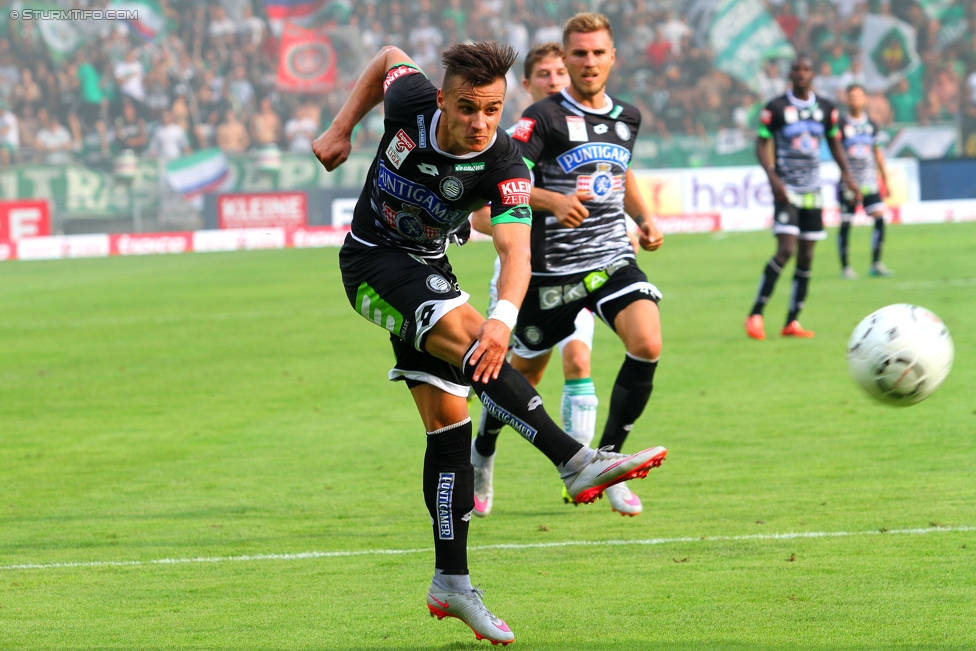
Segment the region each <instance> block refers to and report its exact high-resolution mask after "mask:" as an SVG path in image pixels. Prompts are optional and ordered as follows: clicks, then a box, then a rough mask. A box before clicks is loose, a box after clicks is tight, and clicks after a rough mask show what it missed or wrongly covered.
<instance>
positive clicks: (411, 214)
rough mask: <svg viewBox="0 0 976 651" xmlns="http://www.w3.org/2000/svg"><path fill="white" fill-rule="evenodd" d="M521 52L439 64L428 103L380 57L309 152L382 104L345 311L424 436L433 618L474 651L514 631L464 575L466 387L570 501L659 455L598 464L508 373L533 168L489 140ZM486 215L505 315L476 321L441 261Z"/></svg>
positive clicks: (425, 92)
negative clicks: (384, 357)
mask: <svg viewBox="0 0 976 651" xmlns="http://www.w3.org/2000/svg"><path fill="white" fill-rule="evenodd" d="M514 60H515V52H514V51H513V50H512V49H511V48H510V47H507V46H499V45H497V44H495V43H493V42H488V43H475V44H461V45H453V46H451V47H450V48H448V49H447V50H446V51H445V52H444V54H443V55H442V63H443V64H444V68H445V73H444V82H443V88H441V89H437V88H435V87H434V85H433V84H431V83H430V81H428V79H427V78H426V77H425V76H424V75H423V73H422V72H421V71H420V70H419V69H418V68H417V66H416V65H415V64H414V63H413V62H412V61H411V60H410V59H409V57H407V56H406V54H404V53H403V52H402V51H401V50H400V49H398V48H395V47H386V48H384V49H382V50H380V52H379V53H378V54H377V55H376V56H375V57H373V59H372V60H371V61H370V63H369V64H368V65H367V68H366V70H365V71H364V72H363V74H362V76H360V78H359V80H358V81H357V82H356V85H355V87H354V88H353V90H352V92H351V94H350V95H349V97H348V98H347V99H346V101H345V103H344V104H343V106H342V108H341V109H340V110H339V113H338V114H337V115H336V118H335V120H334V121H333V122H332V125H331V126H330V127H329V129H328V130H327V131H326V132H325V133H323V134H322V135H320V136H319V137H318V138H316V140H315V141H314V142H313V143H312V151H313V152H314V153H315V156H316V157H317V158H318V160H319V161H320V162H321V163H322V164H323V165H324V166H325V168H326V169H327V170H329V171H331V170H334V169H335V168H337V167H338V166H339V165H341V164H342V163H343V162H344V161H345V160H346V159H347V158H348V156H349V152H350V150H351V149H352V145H351V141H350V138H351V135H352V130H353V128H354V127H355V126H356V124H358V123H359V122H360V121H361V120H362V119H363V118H364V117H365V116H366V114H367V113H368V112H369V111H370V110H371V109H372V108H373V107H375V106H377V105H378V104H379V103H380V102H383V103H384V110H385V119H384V134H383V138H382V139H381V141H380V146H379V150H378V152H377V155H376V158H375V159H374V160H373V163H372V165H371V166H370V169H369V172H368V175H367V180H366V184H365V186H364V187H363V191H362V194H361V195H360V198H359V201H358V203H357V204H356V209H355V211H354V213H353V221H352V228H351V232H350V234H349V235H348V236H347V237H346V240H345V243H344V244H343V246H342V249H341V250H340V253H339V267H340V270H341V272H342V282H343V285H344V287H345V290H346V296H347V298H348V299H349V302H350V304H351V305H352V307H353V309H355V310H356V312H357V313H358V314H360V315H361V316H363V317H364V318H365V319H367V320H368V321H370V322H371V323H374V324H376V325H377V326H379V327H380V328H384V329H385V330H387V331H388V332H389V336H390V341H391V343H392V344H393V350H394V353H395V356H396V366H395V367H394V369H393V370H392V371H390V379H391V380H403V381H405V382H406V384H407V386H408V387H409V389H410V392H411V394H412V396H413V398H414V402H415V403H416V405H417V409H418V411H419V412H420V417H421V420H422V421H423V423H424V428H425V430H426V432H427V436H426V439H427V450H426V455H425V457H424V469H423V493H424V500H425V502H426V505H427V510H428V513H429V514H430V518H431V522H432V530H433V535H434V555H435V562H434V568H435V569H434V577H433V580H432V582H431V585H430V587H429V589H428V592H427V607H428V609H429V610H430V613H431V615H436V616H437V617H438V618H444V617H456V618H459V619H461V620H462V621H463V622H464V623H466V624H467V625H468V626H470V627H471V629H472V630H474V632H475V635H476V636H477V637H478V638H479V639H482V638H484V639H489V640H491V641H492V642H493V643H501V644H508V643H510V642H512V641H513V640H514V639H515V636H514V634H513V633H512V631H511V629H510V628H509V627H508V625H507V624H506V623H505V622H504V621H503V620H501V619H499V618H497V617H495V616H494V615H493V614H492V613H491V612H490V611H489V610H488V609H487V608H486V607H485V605H484V603H483V602H482V599H481V594H482V593H481V591H480V590H478V589H477V588H474V587H472V585H471V581H470V578H469V575H468V563H467V536H468V524H469V522H470V518H471V510H472V508H473V502H474V499H473V470H472V467H471V458H470V454H471V419H470V418H469V417H468V409H467V400H466V398H467V394H468V386H471V387H473V388H474V390H475V393H476V394H477V395H478V397H479V398H480V399H481V401H482V403H483V404H484V406H485V408H486V409H488V410H489V411H491V413H493V414H494V415H495V416H497V417H498V418H500V419H501V420H503V421H504V422H505V423H506V424H508V425H510V426H511V427H512V428H513V429H515V430H516V431H518V432H519V433H520V434H522V436H523V437H525V438H526V439H527V440H528V441H529V442H531V443H532V444H533V445H534V446H535V447H537V448H538V449H539V450H540V451H541V452H542V453H543V454H545V455H546V457H548V458H549V459H550V460H551V461H552V463H553V465H555V466H556V468H557V469H558V470H559V472H560V476H561V477H562V479H563V482H564V484H565V485H566V487H567V489H568V490H569V492H570V493H571V495H572V496H573V498H574V499H575V500H576V501H579V502H590V501H593V500H595V499H597V498H598V497H599V496H600V495H601V494H602V493H603V491H604V490H605V489H606V488H607V487H608V486H611V485H613V484H615V483H618V482H621V481H626V480H628V479H631V478H633V477H641V476H645V475H646V474H647V472H648V470H650V469H651V468H652V467H656V466H658V465H660V463H661V461H663V459H664V456H665V455H666V454H667V450H665V449H664V448H654V449H649V450H645V451H643V452H639V453H637V454H634V455H619V454H611V453H606V452H596V451H593V450H590V449H588V448H585V447H584V446H582V445H580V444H579V443H578V442H577V441H575V440H573V439H572V438H570V437H569V436H568V435H567V434H566V433H565V432H563V431H562V430H560V429H559V428H558V427H557V426H556V424H555V423H553V421H552V419H551V418H549V416H548V415H547V414H546V412H545V409H544V408H543V407H542V399H541V398H540V397H539V395H538V394H537V393H536V392H535V390H534V389H533V388H532V386H531V385H530V384H529V383H528V382H527V381H526V380H525V378H524V377H523V376H522V375H521V374H520V373H518V371H516V370H514V369H513V368H512V367H511V366H510V365H509V364H508V363H507V362H506V361H505V355H506V352H507V350H508V341H509V337H510V335H511V330H512V328H513V327H514V325H515V323H516V320H517V318H518V313H519V304H520V303H521V302H522V297H523V295H524V293H525V288H526V286H527V285H528V281H529V239H530V238H529V235H530V225H531V221H532V213H531V209H530V208H529V206H528V203H529V192H530V182H529V174H528V169H527V168H526V167H525V164H524V163H523V162H522V159H521V156H520V155H519V152H518V150H517V149H516V147H515V145H514V144H513V143H512V140H511V138H509V136H508V135H507V134H505V133H504V132H498V131H497V127H498V121H499V119H500V118H501V114H502V107H503V105H504V102H505V91H506V85H505V75H506V73H507V72H508V69H509V68H510V67H511V65H512V63H513V62H514ZM486 203H490V204H491V222H492V235H493V240H494V243H495V248H496V250H497V251H498V254H499V257H500V258H501V274H500V276H499V279H498V295H499V302H498V306H497V307H496V308H495V310H494V311H493V312H492V314H491V315H490V316H489V318H488V319H487V320H485V319H484V318H483V317H482V316H481V315H479V314H478V312H477V311H476V310H475V309H474V308H473V307H471V305H469V304H468V302H467V300H468V294H467V293H466V292H464V291H462V290H461V289H460V287H459V286H458V283H457V279H456V278H455V277H454V274H453V272H452V269H451V265H450V262H449V261H448V260H447V257H446V250H447V244H448V242H449V241H450V240H451V239H454V238H455V237H456V236H457V235H458V234H459V233H461V232H462V229H463V228H465V227H466V226H467V225H468V215H469V214H470V213H471V212H472V211H473V210H476V209H478V208H481V207H482V206H484V205H485V204H486Z"/></svg>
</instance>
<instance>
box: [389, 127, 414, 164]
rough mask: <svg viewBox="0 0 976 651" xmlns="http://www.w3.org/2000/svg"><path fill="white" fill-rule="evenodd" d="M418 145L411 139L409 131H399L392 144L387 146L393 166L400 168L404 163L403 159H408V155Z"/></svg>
mask: <svg viewBox="0 0 976 651" xmlns="http://www.w3.org/2000/svg"><path fill="white" fill-rule="evenodd" d="M416 147H417V144H416V143H415V142H414V141H413V140H411V139H410V136H408V135H407V132H406V131H404V130H403V129H400V130H399V131H397V134H396V136H394V138H393V140H391V141H390V146H389V147H387V148H386V157H387V158H388V159H389V160H390V162H391V163H393V167H395V168H397V169H400V166H401V165H403V161H405V160H407V156H409V155H410V152H412V151H413V150H414V149H415V148H416Z"/></svg>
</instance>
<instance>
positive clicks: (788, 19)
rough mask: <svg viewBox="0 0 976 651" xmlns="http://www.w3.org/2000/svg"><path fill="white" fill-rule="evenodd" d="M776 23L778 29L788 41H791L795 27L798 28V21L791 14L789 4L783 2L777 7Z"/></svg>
mask: <svg viewBox="0 0 976 651" xmlns="http://www.w3.org/2000/svg"><path fill="white" fill-rule="evenodd" d="M776 22H777V23H779V26H780V28H781V29H782V30H783V33H784V34H785V35H786V38H787V39H789V40H792V39H793V35H794V34H795V33H796V29H797V27H799V26H800V19H799V18H797V17H796V14H795V13H793V5H792V4H791V3H789V2H783V3H781V4H780V5H779V10H778V11H777V12H776Z"/></svg>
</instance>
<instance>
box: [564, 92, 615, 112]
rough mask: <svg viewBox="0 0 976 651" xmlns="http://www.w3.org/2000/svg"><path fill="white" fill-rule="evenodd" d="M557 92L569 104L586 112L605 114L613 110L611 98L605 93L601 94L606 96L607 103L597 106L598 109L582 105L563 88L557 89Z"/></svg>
mask: <svg viewBox="0 0 976 651" xmlns="http://www.w3.org/2000/svg"><path fill="white" fill-rule="evenodd" d="M559 94H560V95H562V96H563V99H565V100H566V101H567V102H569V103H570V104H572V105H573V106H575V107H576V108H578V109H579V110H581V111H586V112H587V113H592V114H594V115H606V114H607V113H609V112H610V111H612V110H613V98H612V97H610V96H609V95H607V94H606V93H603V96H604V97H606V98H607V105H606V106H604V107H603V108H598V109H595V108H590V107H589V106H583V105H582V104H580V103H579V102H577V101H576V100H575V99H573V98H572V97H571V96H570V94H569V93H567V92H566V89H565V88H563V89H562V90H561V91H559Z"/></svg>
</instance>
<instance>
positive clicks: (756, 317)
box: [746, 54, 861, 339]
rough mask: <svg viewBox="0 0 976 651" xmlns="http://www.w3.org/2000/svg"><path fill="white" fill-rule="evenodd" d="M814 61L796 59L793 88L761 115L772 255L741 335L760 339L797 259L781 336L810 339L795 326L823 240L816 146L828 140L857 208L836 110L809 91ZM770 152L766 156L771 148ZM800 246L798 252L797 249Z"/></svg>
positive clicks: (759, 142) (759, 146)
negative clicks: (779, 284)
mask: <svg viewBox="0 0 976 651" xmlns="http://www.w3.org/2000/svg"><path fill="white" fill-rule="evenodd" d="M812 82H813V59H811V58H810V56H808V55H806V54H800V55H798V56H797V57H796V58H795V59H793V62H792V64H791V65H790V83H791V85H792V87H791V88H790V90H787V91H786V94H785V95H781V96H780V97H777V98H775V99H773V100H771V101H770V102H769V104H767V105H766V107H765V108H764V109H763V110H762V112H761V113H760V121H761V124H760V125H759V137H758V138H757V139H756V157H757V158H758V159H759V164H760V165H762V167H763V169H764V170H765V171H766V176H767V177H769V185H770V187H771V188H772V191H773V234H774V235H775V236H776V253H775V255H773V257H772V258H770V259H769V261H768V262H767V263H766V268H765V269H763V275H762V278H761V279H760V281H759V292H758V294H757V296H756V300H755V303H754V304H753V306H752V312H751V313H750V314H749V317H748V318H747V319H746V333H747V334H748V335H749V336H750V337H752V338H753V339H765V338H766V330H765V327H764V325H763V310H764V309H765V307H766V303H768V302H769V297H770V296H772V294H773V289H774V288H775V287H776V281H777V280H779V276H780V274H781V273H783V268H784V267H785V266H786V263H787V262H789V260H790V258H792V257H793V254H794V252H795V253H796V271H795V272H794V273H793V293H792V294H791V295H790V307H789V312H788V314H787V316H786V325H785V326H784V328H783V330H782V335H783V336H784V337H812V336H813V334H814V333H813V332H811V331H810V330H804V329H803V328H802V327H801V326H800V322H799V321H798V320H797V316H799V314H800V310H802V309H803V302H804V300H806V296H807V290H808V289H809V286H810V271H811V269H812V265H813V247H814V246H815V245H816V243H817V241H818V240H822V239H824V238H826V237H827V233H826V231H824V228H823V195H822V193H821V180H820V141H821V139H823V138H826V139H827V146H828V147H829V148H830V153H831V155H832V156H833V157H834V160H835V161H837V165H838V167H840V175H841V181H842V182H843V184H844V185H846V186H847V187H848V188H850V189H851V190H852V191H853V193H854V198H855V201H856V202H857V203H860V202H861V191H860V190H859V189H858V188H857V185H856V184H855V183H854V179H853V178H852V177H851V172H850V170H849V169H848V167H847V158H846V157H845V156H844V150H843V149H842V148H841V145H840V140H839V138H838V135H839V133H840V130H839V128H838V126H837V122H838V115H837V109H836V108H834V105H833V104H832V103H830V102H829V101H827V100H825V99H823V98H820V97H817V95H816V94H815V93H814V92H813V90H812V89H811V88H810V85H811V83H812ZM771 141H772V149H773V150H774V152H773V153H772V154H771V152H770V142H771ZM798 245H799V246H798Z"/></svg>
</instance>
